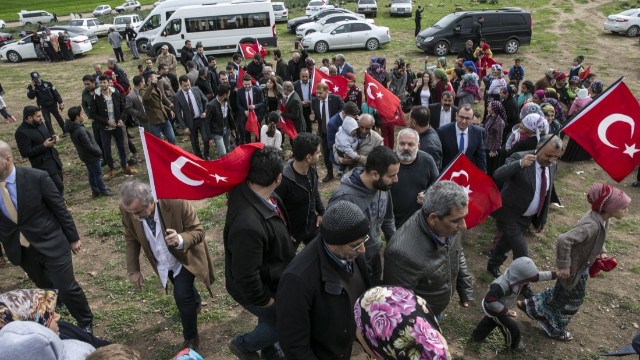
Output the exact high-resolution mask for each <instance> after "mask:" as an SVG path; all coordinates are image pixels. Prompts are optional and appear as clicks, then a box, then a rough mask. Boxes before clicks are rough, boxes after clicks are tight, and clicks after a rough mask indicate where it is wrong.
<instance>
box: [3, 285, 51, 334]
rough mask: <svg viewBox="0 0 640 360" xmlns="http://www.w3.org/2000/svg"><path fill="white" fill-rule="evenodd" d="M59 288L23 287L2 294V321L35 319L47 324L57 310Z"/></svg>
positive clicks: (6, 322)
mask: <svg viewBox="0 0 640 360" xmlns="http://www.w3.org/2000/svg"><path fill="white" fill-rule="evenodd" d="M57 298H58V291H57V290H42V289H21V290H12V291H9V292H6V293H4V294H0V323H1V324H3V325H6V324H8V323H10V322H12V321H34V322H37V323H38V324H40V325H44V326H47V325H48V324H49V322H51V320H53V313H54V311H55V310H56V299H57Z"/></svg>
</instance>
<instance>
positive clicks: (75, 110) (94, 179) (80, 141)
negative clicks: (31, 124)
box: [64, 106, 116, 199]
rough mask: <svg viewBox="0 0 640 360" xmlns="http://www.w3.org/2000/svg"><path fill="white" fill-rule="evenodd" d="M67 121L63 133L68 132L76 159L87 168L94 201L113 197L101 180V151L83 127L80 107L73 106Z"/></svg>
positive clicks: (83, 117) (112, 193) (83, 119)
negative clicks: (75, 152) (76, 155)
mask: <svg viewBox="0 0 640 360" xmlns="http://www.w3.org/2000/svg"><path fill="white" fill-rule="evenodd" d="M67 115H68V116H69V119H67V121H66V122H65V124H64V131H66V132H68V133H69V135H70V137H71V141H73V145H74V146H75V147H76V150H77V151H78V157H79V158H80V160H81V161H82V162H83V163H84V164H85V166H86V167H87V172H88V175H89V186H90V187H91V192H92V195H91V197H93V198H94V199H95V198H97V197H99V196H113V195H115V194H116V193H115V192H113V191H111V190H109V189H108V188H107V186H106V185H105V184H104V180H103V178H102V167H101V166H100V158H101V157H102V151H101V150H100V147H99V146H98V143H96V140H95V139H94V138H93V137H92V136H91V134H90V133H89V130H87V128H86V127H85V126H84V125H83V123H84V121H85V120H86V118H87V117H86V115H85V113H84V111H82V108H81V107H80V106H74V107H72V108H70V109H69V111H68V112H67Z"/></svg>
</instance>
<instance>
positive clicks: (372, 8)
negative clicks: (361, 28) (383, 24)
mask: <svg viewBox="0 0 640 360" xmlns="http://www.w3.org/2000/svg"><path fill="white" fill-rule="evenodd" d="M356 12H357V13H358V14H364V15H365V16H367V15H371V16H373V17H376V16H378V3H377V2H376V0H358V4H357V5H356Z"/></svg>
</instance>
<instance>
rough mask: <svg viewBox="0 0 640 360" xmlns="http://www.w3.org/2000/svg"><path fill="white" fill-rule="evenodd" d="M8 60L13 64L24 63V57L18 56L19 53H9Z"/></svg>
mask: <svg viewBox="0 0 640 360" xmlns="http://www.w3.org/2000/svg"><path fill="white" fill-rule="evenodd" d="M7 59H9V61H11V62H12V63H17V62H20V61H22V56H20V54H18V53H17V52H15V51H13V50H11V51H9V52H8V53H7Z"/></svg>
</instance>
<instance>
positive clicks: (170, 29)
mask: <svg viewBox="0 0 640 360" xmlns="http://www.w3.org/2000/svg"><path fill="white" fill-rule="evenodd" d="M181 20H182V19H173V20H171V22H170V23H168V24H167V26H166V27H165V28H164V31H165V32H166V33H167V35H175V34H180V31H182V21H181Z"/></svg>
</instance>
